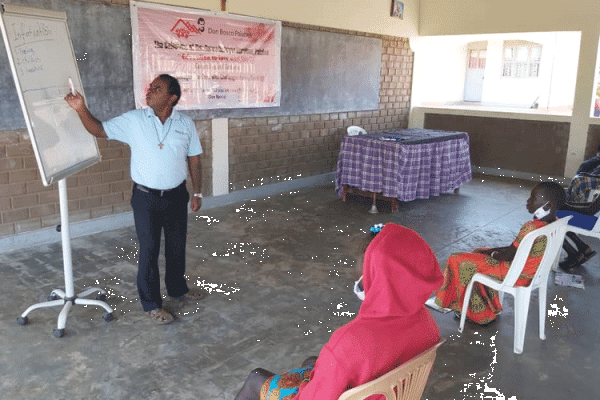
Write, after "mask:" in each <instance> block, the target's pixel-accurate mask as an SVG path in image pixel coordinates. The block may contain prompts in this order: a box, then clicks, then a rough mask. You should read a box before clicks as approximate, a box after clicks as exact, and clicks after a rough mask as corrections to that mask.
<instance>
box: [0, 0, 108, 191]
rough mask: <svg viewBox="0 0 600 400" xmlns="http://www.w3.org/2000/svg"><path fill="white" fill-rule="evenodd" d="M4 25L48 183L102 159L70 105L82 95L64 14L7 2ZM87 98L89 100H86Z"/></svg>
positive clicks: (1, 16) (1, 15)
mask: <svg viewBox="0 0 600 400" xmlns="http://www.w3.org/2000/svg"><path fill="white" fill-rule="evenodd" d="M1 11H2V12H1V13H0V27H1V28H2V36H3V38H4V44H5V47H6V51H7V53H8V58H9V61H10V64H11V71H12V75H13V78H14V80H15V85H16V87H17V92H18V94H19V100H20V102H21V109H22V110H23V114H24V116H25V123H26V125H27V130H28V131H29V137H30V139H31V144H32V146H33V151H34V153H35V157H36V159H37V163H38V168H39V170H40V175H41V177H42V181H43V183H44V185H46V186H47V185H50V184H52V183H53V182H55V181H58V180H60V179H64V178H66V177H67V176H69V175H71V174H74V173H76V172H78V171H80V170H82V169H85V168H87V167H89V166H91V165H93V164H95V163H97V162H98V161H100V152H99V150H98V144H97V143H96V139H95V138H94V137H93V136H92V135H91V134H89V133H88V132H87V131H86V129H85V128H84V126H83V124H82V123H81V120H80V119H79V116H78V115H77V113H76V112H75V110H73V109H72V108H71V107H70V106H69V105H68V104H67V102H66V101H65V99H64V97H65V95H66V94H67V93H68V91H69V78H71V79H72V81H73V84H74V86H75V89H76V90H77V91H78V92H79V93H81V94H82V95H83V88H82V85H81V78H80V77H79V69H78V68H77V63H76V60H75V54H74V52H73V46H72V45H71V39H70V36H69V29H68V26H67V15H66V13H64V12H58V11H49V10H40V9H35V8H29V7H21V6H15V5H9V4H3V5H2V9H1ZM84 97H85V96H84Z"/></svg>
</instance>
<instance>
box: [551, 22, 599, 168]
mask: <svg viewBox="0 0 600 400" xmlns="http://www.w3.org/2000/svg"><path fill="white" fill-rule="evenodd" d="M599 35H600V31H599V30H598V28H596V29H593V30H584V31H583V32H582V33H581V47H580V50H579V65H578V67H577V84H576V85H575V99H574V101H573V115H572V117H571V130H570V132H569V143H568V148H567V159H566V162H565V177H572V176H573V175H574V174H575V172H577V168H578V167H579V164H581V162H582V161H583V157H584V152H585V145H586V142H587V135H588V129H589V126H590V114H591V112H592V107H593V104H594V102H593V99H594V93H595V91H596V90H595V88H594V78H595V74H596V58H597V54H598V38H599ZM556 78H558V79H560V77H556ZM556 78H555V79H556Z"/></svg>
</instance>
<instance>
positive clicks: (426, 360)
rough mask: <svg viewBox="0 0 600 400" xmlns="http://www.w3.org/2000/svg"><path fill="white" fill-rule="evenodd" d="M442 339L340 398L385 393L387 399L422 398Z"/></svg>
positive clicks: (356, 398)
mask: <svg viewBox="0 0 600 400" xmlns="http://www.w3.org/2000/svg"><path fill="white" fill-rule="evenodd" d="M443 343H444V340H440V341H439V342H438V343H437V344H436V345H435V346H433V347H430V348H429V349H427V350H425V351H424V352H423V353H421V354H419V355H417V356H415V357H413V358H412V359H410V360H408V361H406V362H405V363H403V364H401V365H400V366H398V367H396V368H394V369H393V370H391V371H390V372H388V373H386V374H385V375H383V376H380V377H379V378H377V379H374V380H372V381H370V382H367V383H365V384H362V385H360V386H357V387H355V388H352V389H349V390H347V391H345V392H344V393H342V395H341V396H340V397H339V399H338V400H363V399H365V398H367V397H369V396H373V395H377V394H379V395H383V396H385V398H386V400H420V399H421V396H422V395H423V391H424V390H425V385H426V384H427V379H428V378H429V373H430V372H431V367H432V366H433V362H434V361H435V356H436V353H437V349H438V347H440V346H441V345H442V344H443Z"/></svg>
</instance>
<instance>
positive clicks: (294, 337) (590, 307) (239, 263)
mask: <svg viewBox="0 0 600 400" xmlns="http://www.w3.org/2000/svg"><path fill="white" fill-rule="evenodd" d="M533 186H534V183H533V182H524V181H509V180H503V179H499V178H489V177H485V178H482V177H477V178H476V179H474V180H473V181H472V182H470V183H468V184H466V185H464V186H463V187H462V188H461V190H460V193H459V194H452V193H451V194H447V195H442V196H439V197H436V198H432V199H430V200H418V201H413V202H409V203H403V204H401V206H400V211H399V212H396V213H393V214H392V213H390V212H388V211H385V208H386V207H385V206H384V205H380V209H381V210H382V212H380V213H379V214H369V213H368V212H367V211H368V210H369V208H370V204H367V203H366V202H363V201H361V200H360V199H356V198H355V199H351V201H350V203H343V202H341V201H340V199H339V198H337V197H336V195H335V193H334V191H333V187H332V185H326V186H321V187H315V188H307V189H302V190H298V191H295V192H292V193H283V194H281V195H275V196H271V197H270V198H257V199H255V200H252V201H247V202H245V203H243V204H237V205H234V206H224V207H220V208H215V209H211V210H208V211H205V212H202V211H201V212H199V213H197V214H190V219H189V221H190V222H189V226H190V229H189V239H188V258H187V260H188V266H187V270H188V273H189V282H190V283H191V284H192V285H199V286H203V287H205V288H207V289H209V290H210V291H211V295H210V296H209V297H208V298H206V299H205V300H203V301H201V302H198V303H197V304H188V305H186V306H183V307H182V306H178V305H177V304H175V303H174V302H173V301H170V300H168V301H167V303H166V304H167V306H169V307H171V308H172V309H173V310H174V311H175V312H176V314H177V320H176V322H175V323H173V324H171V325H168V326H156V325H153V324H152V323H151V322H150V321H149V319H148V317H146V316H145V315H144V314H143V313H142V311H141V307H140V305H139V302H138V300H137V294H136V289H135V273H136V256H137V241H136V237H135V232H134V229H133V227H131V228H125V229H120V230H117V231H111V232H104V233H100V234H95V235H91V236H87V237H83V238H77V239H73V240H72V247H73V264H74V279H75V286H76V289H81V288H83V287H85V286H90V285H97V286H100V287H102V288H104V289H107V290H108V291H109V293H110V296H109V299H108V303H109V304H110V305H111V306H112V307H113V308H114V309H115V310H116V311H115V315H116V317H117V318H116V320H115V321H112V322H110V323H107V322H105V321H103V319H102V310H99V309H96V308H95V307H87V308H84V307H81V306H76V307H75V308H73V309H72V310H71V312H70V314H69V317H68V320H67V329H66V335H65V336H64V337H63V338H60V339H58V338H55V337H53V336H52V331H53V329H54V328H55V325H56V322H57V316H58V312H59V311H60V310H59V309H58V308H56V309H41V310H34V311H33V312H31V313H30V315H29V324H28V325H26V326H20V325H18V324H17V317H18V316H19V314H20V313H22V312H23V311H24V310H25V309H26V308H27V307H28V306H29V305H31V304H33V303H36V302H38V301H44V300H45V299H46V297H47V296H48V295H49V293H50V291H51V290H52V289H54V288H62V287H64V280H63V279H64V278H63V273H62V254H61V247H60V244H55V245H48V246H40V247H36V248H27V249H24V250H19V251H15V252H12V253H5V254H0V273H1V276H2V293H1V294H0V305H1V307H0V332H2V335H1V336H0V346H1V348H2V350H1V353H0V398H2V399H201V400H202V399H206V400H208V399H232V398H233V397H234V395H235V393H236V391H237V390H238V388H239V387H240V385H241V383H242V382H243V380H244V378H245V377H246V375H247V373H248V372H249V371H250V370H251V369H252V368H254V367H258V366H262V367H265V368H268V369H271V370H274V371H281V370H285V369H288V368H291V367H294V366H297V365H298V364H299V363H300V362H301V361H302V360H303V359H304V358H306V356H308V355H312V354H315V355H316V354H318V352H319V349H320V348H321V346H322V345H323V344H324V343H325V342H326V341H327V339H328V338H329V335H330V333H331V331H332V330H334V329H336V328H338V327H339V326H341V325H343V324H345V323H346V322H348V321H349V320H350V319H351V318H352V316H353V315H354V314H355V313H356V311H357V310H358V308H359V305H360V304H359V301H358V300H357V299H356V298H355V296H354V294H353V293H352V284H353V274H352V264H353V261H354V258H355V254H356V251H357V249H356V247H357V243H358V241H359V240H360V238H361V237H362V236H363V235H365V232H366V231H367V230H368V228H369V226H371V225H372V224H374V223H379V222H396V223H400V224H403V225H406V226H408V227H410V228H412V229H415V230H416V231H417V232H419V233H420V234H421V235H422V236H423V237H424V238H425V239H426V240H427V241H428V242H429V244H430V245H431V247H432V248H433V250H434V252H435V253H436V255H437V256H438V260H439V261H440V263H441V264H443V261H444V260H445V259H446V257H447V256H448V255H449V254H450V253H451V252H456V251H466V250H470V249H472V248H474V247H477V246H481V245H490V246H495V245H507V244H509V243H510V242H511V241H512V239H513V238H514V235H515V234H516V232H517V231H518V229H519V227H520V226H521V224H522V223H523V222H524V221H525V220H527V219H529V218H530V215H529V214H528V213H527V211H526V209H525V200H526V199H527V197H528V195H529V190H530V189H531V188H532V187H533ZM589 242H590V244H592V245H593V247H594V248H595V249H596V250H597V251H599V250H600V248H599V243H598V241H596V240H593V239H591V240H589ZM599 265H600V257H599V256H596V257H595V258H593V259H592V260H590V261H589V262H588V263H587V264H586V266H585V267H583V268H581V269H580V270H579V271H578V272H580V273H581V274H582V275H583V277H584V278H585V285H586V288H585V289H584V290H583V289H576V288H569V287H561V286H555V285H554V283H550V285H549V295H548V300H549V305H548V310H549V316H548V318H547V328H546V334H547V339H546V340H545V341H541V340H540V339H539V338H538V337H537V334H538V332H537V312H536V310H537V302H536V301H534V302H533V303H532V307H531V310H530V313H529V323H528V330H527V333H526V339H525V350H524V353H523V354H522V355H515V354H514V353H513V351H512V346H513V338H512V335H513V331H512V329H513V310H512V300H510V299H508V300H507V303H506V307H505V310H504V312H503V313H502V315H501V316H500V317H499V319H498V320H497V321H496V322H495V323H493V324H491V325H490V326H488V327H484V328H482V327H479V326H475V325H470V324H467V326H466V328H465V332H464V333H463V334H459V333H458V331H457V327H458V321H457V320H456V319H455V318H454V316H453V314H452V313H450V314H440V313H437V312H433V314H434V317H435V319H436V321H437V322H438V325H439V326H440V330H441V331H442V335H443V336H444V337H445V338H446V340H447V341H446V343H445V344H444V346H442V347H441V348H440V350H439V352H438V357H437V359H436V363H435V365H434V369H433V372H432V374H431V376H430V380H429V383H428V385H427V388H426V390H425V394H424V398H427V399H518V400H525V399H561V400H562V399H596V398H600V379H598V378H599V373H598V365H599V362H598V360H599V359H600V337H599V336H600V334H599V329H598V326H599V321H600V318H599V317H598V315H597V314H596V312H597V307H598V304H600V301H599V300H600V290H599V284H600V268H599ZM550 278H551V280H552V279H553V276H552V273H551V277H550ZM536 300H537V297H536Z"/></svg>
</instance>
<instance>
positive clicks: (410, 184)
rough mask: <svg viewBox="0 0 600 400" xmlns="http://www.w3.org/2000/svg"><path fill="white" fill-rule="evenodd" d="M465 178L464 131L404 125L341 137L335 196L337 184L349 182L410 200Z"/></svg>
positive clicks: (466, 148)
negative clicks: (404, 128)
mask: <svg viewBox="0 0 600 400" xmlns="http://www.w3.org/2000/svg"><path fill="white" fill-rule="evenodd" d="M433 140H435V141H433ZM471 179H472V176H471V155H470V152H469V135H468V134H467V133H466V132H446V131H434V130H429V129H406V130H398V131H385V132H380V133H373V134H369V135H361V136H345V137H344V138H343V139H342V144H341V147H340V153H339V156H338V162H337V169H336V184H335V188H336V192H337V194H338V195H340V196H342V194H343V187H342V185H349V186H353V187H356V188H358V189H361V190H365V191H369V192H374V193H381V194H383V195H384V196H387V197H395V198H397V199H398V200H400V201H411V200H415V199H428V198H429V197H430V196H438V195H440V194H441V193H444V192H448V191H451V190H454V189H457V188H458V187H460V185H462V184H463V183H465V182H468V181H470V180H471Z"/></svg>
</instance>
